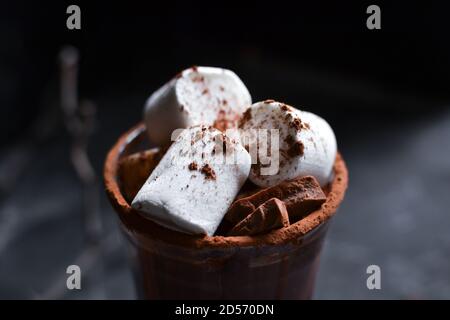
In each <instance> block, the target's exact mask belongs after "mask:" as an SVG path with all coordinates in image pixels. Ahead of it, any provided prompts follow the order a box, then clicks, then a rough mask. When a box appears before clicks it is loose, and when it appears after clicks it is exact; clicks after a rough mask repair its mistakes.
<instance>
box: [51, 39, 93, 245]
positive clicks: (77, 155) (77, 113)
mask: <svg viewBox="0 0 450 320" xmlns="http://www.w3.org/2000/svg"><path fill="white" fill-rule="evenodd" d="M59 59H60V71H61V79H60V81H61V108H62V111H63V115H64V123H65V126H66V128H67V131H68V132H69V134H70V135H71V137H72V145H71V151H70V157H71V161H72V165H73V166H74V168H75V171H76V173H77V175H78V178H79V179H80V181H81V183H82V184H83V192H84V201H85V203H84V220H85V232H86V237H87V240H88V242H90V243H97V242H98V241H99V239H100V236H101V217H100V210H99V197H98V191H99V190H98V179H97V176H96V174H95V171H94V168H93V167H92V164H91V162H90V160H89V156H88V150H87V149H88V143H89V137H90V135H91V134H92V132H93V128H94V123H95V111H96V108H95V105H94V104H93V103H92V102H90V101H84V102H81V103H80V104H79V103H78V86H77V81H78V60H79V55H78V51H77V50H76V49H75V48H73V47H66V48H63V49H62V50H61V52H60V56H59Z"/></svg>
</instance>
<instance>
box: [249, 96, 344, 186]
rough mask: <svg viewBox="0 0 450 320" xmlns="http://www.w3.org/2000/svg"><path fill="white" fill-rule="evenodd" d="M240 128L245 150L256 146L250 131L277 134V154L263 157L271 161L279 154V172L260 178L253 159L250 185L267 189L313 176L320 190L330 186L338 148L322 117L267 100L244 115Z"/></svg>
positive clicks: (261, 175)
mask: <svg viewBox="0 0 450 320" xmlns="http://www.w3.org/2000/svg"><path fill="white" fill-rule="evenodd" d="M240 128H241V137H242V143H243V144H244V146H245V147H246V148H247V150H249V149H250V150H251V148H255V145H254V144H255V143H259V142H257V141H258V140H257V139H255V136H254V134H251V132H252V131H251V129H278V130H279V131H278V132H279V153H277V152H275V154H273V153H272V154H270V153H266V154H269V155H270V157H274V158H272V159H275V157H276V156H277V154H278V163H279V170H278V172H275V174H271V175H263V174H261V173H262V167H263V166H261V163H260V162H259V158H258V161H256V159H252V160H253V165H252V169H251V171H250V177H249V178H250V180H251V181H252V182H253V183H255V184H257V185H258V186H262V187H268V186H274V185H276V184H278V183H280V182H282V181H284V180H289V179H293V178H296V177H300V176H308V175H311V176H314V177H315V178H316V179H317V181H318V182H319V183H320V185H321V186H324V185H326V184H327V183H329V181H330V179H331V176H332V168H333V164H334V161H335V158H336V151H337V146H336V138H335V135H334V133H333V130H332V129H331V127H330V125H329V124H328V123H327V122H326V121H325V120H324V119H322V118H321V117H319V116H317V115H315V114H312V113H310V112H305V111H300V110H298V109H294V108H293V107H291V106H288V105H286V104H284V103H280V102H276V101H273V100H266V101H263V102H257V103H255V104H253V105H252V106H251V107H250V108H249V109H248V110H247V111H246V112H245V114H244V117H243V119H242V120H241V123H240ZM249 130H250V131H249ZM249 132H250V134H249ZM269 141H270V139H269ZM252 144H253V145H252ZM259 146H260V147H261V146H262V145H261V144H259ZM268 149H270V147H269V148H268ZM253 150H255V149H253ZM250 153H252V152H250ZM252 157H253V158H255V157H254V156H253V155H252ZM255 162H256V163H255ZM276 162H277V161H276V160H275V163H276Z"/></svg>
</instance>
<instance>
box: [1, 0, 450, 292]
mask: <svg viewBox="0 0 450 320" xmlns="http://www.w3.org/2000/svg"><path fill="white" fill-rule="evenodd" d="M73 3H74V4H78V5H79V6H80V7H81V30H68V29H67V28H66V19H67V16H68V15H67V14H66V8H67V6H68V5H69V4H72V2H68V1H58V2H57V3H56V2H55V3H52V4H44V3H42V2H39V3H38V2H30V3H25V2H20V1H18V2H14V3H8V4H4V5H3V6H2V10H1V12H0V17H1V19H0V38H1V43H2V45H1V46H0V70H1V71H0V175H1V174H3V175H4V178H3V180H0V188H1V191H2V194H1V198H0V297H2V298H11V297H13V298H14V297H20V298H36V297H46V293H48V290H50V289H49V288H51V287H52V286H57V285H55V283H56V282H58V281H60V280H58V279H61V278H62V279H64V276H65V267H66V266H67V265H69V264H71V263H73V261H74V260H75V259H77V258H76V257H77V256H78V255H79V254H80V252H82V250H83V248H84V245H85V244H84V240H83V233H82V231H81V230H82V222H81V220H82V219H81V218H80V213H79V212H80V211H81V210H82V209H81V205H80V204H79V203H80V199H81V197H82V187H81V184H80V182H79V181H78V179H77V177H76V175H75V173H74V170H73V168H72V166H71V164H70V161H69V147H68V146H69V145H70V143H71V138H70V136H69V135H68V134H67V133H66V130H65V129H64V127H63V125H62V122H63V121H62V115H61V111H60V108H59V78H60V75H59V72H58V64H57V58H58V54H59V50H60V49H61V48H62V47H63V46H65V45H73V46H75V47H76V48H78V49H79V52H80V57H81V60H80V77H79V94H80V97H81V98H88V99H90V100H91V101H93V102H94V103H95V106H96V110H97V113H96V125H95V130H94V132H93V135H92V137H91V140H90V144H89V149H88V150H89V156H90V157H91V159H92V162H93V165H94V168H95V170H96V172H97V175H98V176H99V177H100V175H101V169H102V165H103V160H104V157H105V155H106V152H107V150H108V148H109V147H110V146H111V145H112V144H113V143H114V141H115V139H116V138H117V137H118V136H119V134H120V133H121V132H123V131H124V130H126V129H127V128H129V127H131V126H132V125H134V124H135V123H137V122H138V121H139V120H140V118H141V113H142V106H143V103H144V101H145V99H146V97H147V96H148V95H149V94H151V93H152V92H153V91H154V90H155V89H157V88H158V87H159V86H160V85H162V84H163V83H164V82H166V81H167V80H168V79H170V78H171V77H172V76H173V75H174V74H176V73H177V72H178V71H179V70H181V69H183V68H186V67H189V66H191V65H210V66H220V67H225V68H229V69H232V70H234V71H235V72H236V73H237V74H238V75H239V76H240V77H241V78H242V80H243V81H244V82H245V84H246V85H247V86H248V88H249V90H250V92H251V94H252V97H253V100H254V101H258V100H262V99H266V98H273V99H276V100H282V101H285V102H287V103H289V104H292V105H294V106H296V107H298V108H303V109H306V110H311V111H313V112H316V113H318V114H320V115H322V116H323V117H325V118H326V119H327V120H328V121H329V122H330V124H331V125H332V126H333V127H334V128H335V130H336V134H337V138H338V144H339V148H340V150H341V151H342V153H343V155H344V157H345V158H346V160H347V162H348V165H349V169H350V185H351V187H350V189H349V192H348V195H347V200H346V202H345V203H344V205H343V207H342V209H341V212H340V214H339V215H338V217H337V218H336V219H335V222H334V225H333V227H332V228H331V230H330V235H329V237H328V241H327V244H326V246H325V251H324V257H323V261H322V262H323V263H322V269H321V272H320V274H319V280H318V289H317V294H316V296H317V297H318V298H381V297H384V298H416V297H419V298H445V297H446V298H450V279H449V276H448V270H450V261H449V259H448V256H449V253H450V236H448V235H447V233H448V232H447V229H448V228H447V227H448V226H449V223H450V216H449V215H448V213H449V211H448V205H449V204H450V203H449V200H448V195H447V193H448V191H450V161H449V159H450V158H449V156H450V143H449V139H450V90H449V88H448V86H449V83H450V59H449V57H450V42H449V41H448V39H449V35H450V34H449V28H450V23H449V19H448V17H447V15H448V12H449V9H450V5H449V4H448V3H446V2H442V3H438V2H431V1H422V2H417V3H413V2H404V3H398V2H395V4H394V2H390V3H385V4H382V3H375V4H378V5H379V6H380V7H381V24H382V29H381V30H368V29H367V28H366V19H367V17H368V15H367V14H366V8H367V6H368V5H370V4H373V3H372V2H364V1H362V2H359V3H356V2H345V3H344V2H342V1H340V2H330V3H326V2H312V1H308V2H300V3H297V2H287V3H282V2H280V1H275V2H274V1H270V2H269V1H240V2H222V3H220V4H218V3H214V2H187V1H180V2H174V1H162V2H158V3H155V2H150V1H146V2H143V1H142V2H141V1H136V2H131V1H127V2H123V1H122V2H116V3H111V2H103V3H100V2H95V3H94V2H93V1H75V2H73ZM43 114H45V115H47V116H48V115H50V116H48V117H47V118H48V120H46V121H40V120H39V119H40V117H42V115H43ZM47 131H48V132H47ZM36 137H39V139H37V138H36ZM36 146H38V147H37V148H36ZM19 164H20V166H19ZM5 177H7V178H5ZM99 189H100V191H99V192H100V193H101V186H100V188H99ZM100 199H101V200H100V202H101V204H100V205H101V211H102V215H103V219H104V224H105V230H106V231H105V233H107V234H113V238H114V237H115V236H114V235H116V236H117V239H116V242H117V248H116V249H114V250H112V251H111V252H109V253H104V252H103V253H102V254H104V255H105V258H104V259H103V261H105V264H104V265H103V266H102V268H104V269H102V270H104V271H99V270H96V266H95V264H93V266H91V269H92V270H94V271H93V272H94V273H95V272H97V274H98V273H102V274H103V275H106V277H104V278H102V280H101V281H100V280H98V277H96V276H92V278H93V280H92V281H91V284H90V285H89V286H88V287H86V288H85V290H83V291H82V292H81V293H73V292H64V291H63V292H62V293H61V292H59V293H58V294H59V295H58V294H57V295H56V296H58V297H64V298H79V297H82V298H133V297H134V293H133V288H132V283H131V276H130V274H129V269H128V265H127V263H126V260H125V258H126V257H125V253H124V252H125V251H124V250H123V247H122V242H121V239H120V238H119V236H118V231H117V226H116V221H115V217H114V214H113V212H112V210H111V209H110V207H109V205H108V203H107V202H106V199H105V197H104V196H103V193H101V194H100ZM370 264H378V265H380V266H381V267H382V270H385V271H384V272H385V273H384V274H385V275H386V277H385V278H384V279H386V280H385V282H384V283H385V285H384V286H383V290H381V291H379V292H374V291H369V290H367V288H366V287H365V278H366V274H365V267H367V266H368V265H370ZM95 270H96V271H95ZM105 270H106V271H105ZM54 292H58V290H57V289H55V290H54ZM50 296H51V295H50ZM53 296H55V295H53Z"/></svg>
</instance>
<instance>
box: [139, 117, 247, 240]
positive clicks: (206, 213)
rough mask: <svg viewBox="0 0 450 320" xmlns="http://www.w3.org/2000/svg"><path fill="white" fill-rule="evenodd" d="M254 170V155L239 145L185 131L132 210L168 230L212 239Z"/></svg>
mask: <svg viewBox="0 0 450 320" xmlns="http://www.w3.org/2000/svg"><path fill="white" fill-rule="evenodd" d="M224 144H226V145H225V147H224ZM222 150H224V153H225V156H224V153H223V152H222ZM250 166H251V158H250V155H249V154H248V152H247V151H246V150H245V149H244V147H243V146H242V145H241V144H240V143H239V141H231V140H230V139H229V138H228V137H226V136H225V135H224V134H223V133H222V132H220V131H219V130H217V129H215V128H212V127H209V128H208V127H206V126H195V127H192V128H189V129H185V130H183V131H182V133H181V134H180V135H179V136H178V137H177V139H176V141H175V142H174V143H173V144H172V145H171V147H170V148H169V150H168V151H167V152H166V154H165V155H164V157H163V158H162V159H161V161H160V162H159V164H158V166H157V167H156V168H155V169H154V170H153V172H152V173H151V175H150V177H149V178H148V179H147V181H146V182H145V184H144V185H143V186H142V188H141V189H140V190H139V192H138V194H137V195H136V197H135V198H134V200H133V202H132V207H133V208H135V209H137V210H138V211H139V212H140V213H141V214H142V215H144V216H145V217H147V218H149V219H152V220H154V221H155V222H157V223H159V224H161V225H163V226H166V227H168V228H170V229H174V230H178V231H182V232H185V233H191V234H199V233H202V234H207V235H209V236H211V235H213V234H214V232H215V231H216V229H217V227H218V226H219V224H220V222H221V221H222V218H223V216H224V215H225V213H226V211H227V210H228V208H229V206H230V205H231V203H232V201H233V200H234V198H235V197H236V195H237V193H238V192H239V190H240V188H241V187H242V185H243V184H244V182H245V181H246V179H247V177H248V174H249V171H250Z"/></svg>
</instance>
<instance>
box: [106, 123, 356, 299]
mask: <svg viewBox="0 0 450 320" xmlns="http://www.w3.org/2000/svg"><path fill="white" fill-rule="evenodd" d="M143 141H145V129H144V127H143V125H142V124H141V125H138V126H136V127H134V128H132V129H131V130H130V131H128V132H127V133H125V134H124V135H122V137H120V138H119V140H118V141H117V143H116V144H115V146H114V147H113V148H112V149H111V150H110V152H109V154H108V156H107V159H106V162H105V170H104V179H105V187H106V191H107V194H108V197H109V199H110V201H111V203H112V205H113V207H114V208H115V210H116V211H117V213H118V215H119V218H120V224H121V226H122V229H123V230H124V233H125V235H126V237H127V238H128V240H129V243H130V248H131V250H130V253H131V259H132V264H133V267H134V273H135V279H136V287H137V291H138V297H139V298H144V299H310V298H311V297H312V295H313V291H314V282H315V278H316V274H317V269H318V266H319V259H320V252H321V248H322V244H323V241H324V238H325V235H326V232H327V229H328V225H329V221H330V218H331V217H332V216H333V215H334V213H335V212H336V210H337V208H338V206H339V204H340V203H341V201H342V200H343V198H344V194H345V190H346V188H347V183H348V173H347V168H346V166H345V162H344V160H343V159H342V157H341V156H340V155H338V156H337V158H336V161H335V165H334V178H333V181H332V182H331V183H330V185H329V186H328V188H327V200H326V202H325V203H324V204H323V205H322V206H321V208H320V209H318V210H316V211H314V212H312V213H310V214H309V215H308V216H306V217H304V218H303V219H301V220H300V221H298V222H296V223H294V224H292V225H290V226H289V227H287V228H282V229H278V230H275V231H272V232H270V233H268V234H264V235H258V236H239V237H223V236H214V237H208V236H202V235H188V234H184V233H180V232H176V231H172V230H169V229H166V228H164V227H162V226H159V225H158V224H156V223H154V222H152V221H151V220H149V219H146V218H144V217H142V216H141V215H139V214H138V213H137V212H136V211H135V210H134V209H132V208H131V207H130V205H129V204H128V203H127V201H126V200H125V198H124V197H123V195H122V193H121V190H120V185H119V180H118V174H117V173H118V162H119V159H120V158H121V157H123V156H125V155H127V154H130V153H132V152H135V151H137V150H139V148H142V142H143Z"/></svg>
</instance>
